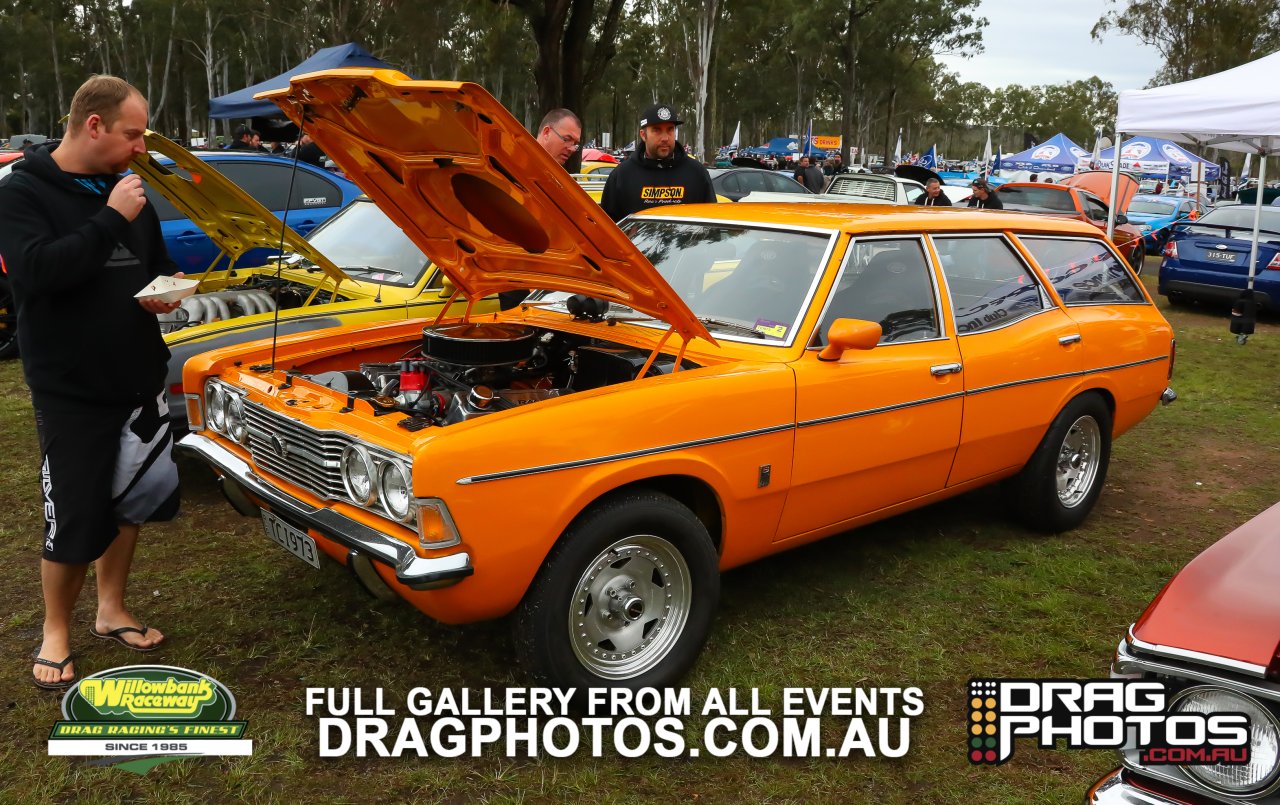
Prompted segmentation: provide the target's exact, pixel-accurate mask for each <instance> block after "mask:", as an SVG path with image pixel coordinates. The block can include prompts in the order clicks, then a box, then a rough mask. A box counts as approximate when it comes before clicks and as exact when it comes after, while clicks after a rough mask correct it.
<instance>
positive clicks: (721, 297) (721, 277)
mask: <svg viewBox="0 0 1280 805" xmlns="http://www.w3.org/2000/svg"><path fill="white" fill-rule="evenodd" d="M623 231H624V232H626V233H627V235H628V237H630V238H631V240H632V241H633V242H634V243H635V244H636V246H637V247H639V249H640V251H641V252H642V253H643V254H644V256H645V257H647V258H648V259H649V262H651V263H653V265H654V267H655V268H656V269H657V270H658V273H659V274H661V275H662V278H663V279H664V280H666V281H667V284H669V285H670V286H671V287H672V288H673V289H674V290H675V292H676V293H677V294H678V295H679V296H680V298H681V299H682V300H684V303H685V304H686V305H688V306H689V309H690V310H692V311H693V313H694V315H695V316H697V317H698V318H699V319H700V320H701V321H702V322H703V324H705V325H706V327H707V329H708V330H709V331H711V332H712V333H713V334H714V335H715V336H716V338H722V337H724V338H728V339H730V340H738V341H750V342H760V343H773V344H790V343H791V342H792V340H793V339H794V336H795V329H796V326H797V325H798V324H799V323H800V321H801V319H803V318H804V313H805V311H806V310H807V309H808V304H807V302H808V299H809V297H810V296H811V295H812V293H813V289H814V287H816V285H817V283H818V279H819V277H820V276H821V273H822V268H823V266H824V264H825V263H824V260H825V256H826V254H827V248H828V246H829V245H830V243H831V237H832V236H831V235H828V234H825V233H822V234H812V233H805V232H783V231H777V230H771V229H753V228H749V227H744V226H740V225H732V224H712V223H685V222H675V221H655V220H645V219H635V220H631V221H628V222H626V223H625V225H624V226H623ZM569 296H570V295H569V294H567V293H559V292H555V293H546V294H543V295H542V296H540V300H541V301H544V302H551V303H554V304H555V305H557V306H559V305H561V304H562V303H563V301H564V300H565V299H567V298H568V297H569ZM610 315H611V316H622V317H628V318H630V317H632V316H639V317H642V318H643V319H646V320H649V319H648V317H647V316H643V314H638V313H635V312H634V311H632V310H630V309H629V308H626V307H623V306H621V305H617V304H614V305H612V306H611V308H610ZM650 321H653V320H650ZM640 323H642V324H643V323H645V322H644V321H641V322H640ZM657 324H658V325H659V326H663V327H665V326H666V325H665V324H663V323H661V322H657Z"/></svg>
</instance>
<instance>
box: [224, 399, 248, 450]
mask: <svg viewBox="0 0 1280 805" xmlns="http://www.w3.org/2000/svg"><path fill="white" fill-rule="evenodd" d="M227 397H228V402H227V407H226V411H227V413H226V417H227V435H228V436H230V437H231V438H232V439H235V440H236V441H237V442H239V443H240V444H244V443H245V441H246V440H248V438H249V423H248V422H247V421H246V420H245V418H244V400H243V399H241V397H240V395H238V394H228V395H227Z"/></svg>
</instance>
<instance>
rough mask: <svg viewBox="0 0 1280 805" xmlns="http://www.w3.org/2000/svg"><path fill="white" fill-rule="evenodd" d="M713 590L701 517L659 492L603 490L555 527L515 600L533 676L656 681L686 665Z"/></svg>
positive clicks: (711, 551)
mask: <svg viewBox="0 0 1280 805" xmlns="http://www.w3.org/2000/svg"><path fill="white" fill-rule="evenodd" d="M719 597H720V572H719V557H718V556H717V554H716V550H715V546H714V545H713V544H712V542H711V537H710V535H709V534H708V533H707V529H706V527H705V526H704V525H703V524H702V522H701V521H700V520H699V519H698V518H697V517H696V516H694V514H693V512H691V511H689V509H688V508H686V507H685V506H683V505H681V504H680V503H679V502H677V501H676V500H674V499H673V498H670V497H668V496H667V495H663V494H659V493H657V492H651V491H637V492H630V493H624V494H619V495H617V496H614V497H611V498H606V499H605V500H603V501H601V502H600V503H598V504H596V505H595V506H593V507H592V508H590V509H588V510H587V511H586V512H585V513H584V514H582V515H580V516H579V517H578V519H577V520H575V521H574V522H573V524H572V525H570V526H569V528H568V529H566V530H565V532H564V534H563V535H561V537H560V540H559V541H558V542H557V543H556V545H555V547H554V548H552V549H551V553H550V554H549V555H548V556H547V560H546V562H545V563H544V564H543V566H542V569H541V570H540V571H538V575H537V577H536V578H535V579H534V581H533V584H532V585H531V586H530V587H529V591H528V592H527V593H526V594H525V597H524V600H523V601H521V602H520V606H519V607H518V608H517V610H516V616H515V618H514V622H513V628H514V635H513V637H514V642H515V649H516V655H517V657H518V658H519V660H520V662H521V664H522V665H524V667H525V668H526V669H527V670H528V672H529V674H530V675H531V676H532V677H533V678H534V679H535V680H537V682H538V683H539V684H543V685H551V686H559V687H571V688H585V687H625V688H631V689H633V690H635V689H638V688H642V687H666V686H670V685H673V684H675V683H676V682H677V681H678V680H679V679H680V677H681V676H683V675H684V673H685V672H686V671H688V670H689V668H690V667H691V666H692V665H693V663H694V660H696V659H697V657H698V654H699V653H700V652H701V650H702V646H703V644H704V643H705V642H706V639H707V634H708V633H709V632H710V630H711V621H712V618H713V617H714V615H715V609H716V603H717V602H718V600H719Z"/></svg>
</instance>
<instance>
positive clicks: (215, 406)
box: [205, 385, 228, 433]
mask: <svg viewBox="0 0 1280 805" xmlns="http://www.w3.org/2000/svg"><path fill="white" fill-rule="evenodd" d="M205 399H206V400H207V401H208V403H209V425H210V426H211V427H212V428H213V429H214V430H216V431H217V432H218V433H226V432H227V402H228V395H227V392H226V391H224V390H223V388H222V387H221V386H217V385H211V386H209V393H208V395H207V396H206V397H205Z"/></svg>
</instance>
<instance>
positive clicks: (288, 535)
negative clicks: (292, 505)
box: [262, 510, 320, 569]
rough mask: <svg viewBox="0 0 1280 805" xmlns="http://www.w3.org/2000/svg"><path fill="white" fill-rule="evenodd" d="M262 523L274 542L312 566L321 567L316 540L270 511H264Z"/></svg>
mask: <svg viewBox="0 0 1280 805" xmlns="http://www.w3.org/2000/svg"><path fill="white" fill-rule="evenodd" d="M262 525H263V527H264V528H265V529H266V531H267V536H268V537H270V538H271V541H272V542H274V543H275V544H277V545H279V546H280V547H281V548H284V549H285V550H286V551H288V552H289V553H291V554H293V555H294V556H296V557H298V558H299V559H301V560H302V561H304V562H306V563H307V564H309V565H311V566H312V567H314V568H316V569H319V567H320V551H319V550H318V549H317V548H316V541H315V540H313V539H312V538H311V537H309V536H307V535H306V534H305V533H303V532H302V531H299V530H298V529H296V528H294V527H293V526H291V525H289V524H288V523H286V522H285V521H284V520H281V519H280V518H279V517H276V516H275V515H274V514H272V513H271V512H269V511H265V510H264V511H263V512H262Z"/></svg>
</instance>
